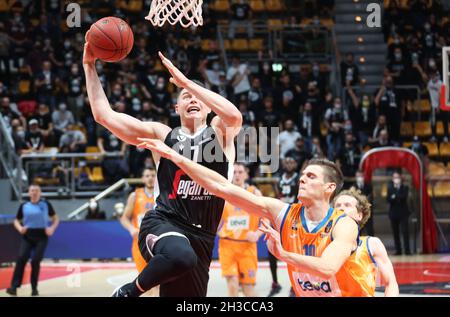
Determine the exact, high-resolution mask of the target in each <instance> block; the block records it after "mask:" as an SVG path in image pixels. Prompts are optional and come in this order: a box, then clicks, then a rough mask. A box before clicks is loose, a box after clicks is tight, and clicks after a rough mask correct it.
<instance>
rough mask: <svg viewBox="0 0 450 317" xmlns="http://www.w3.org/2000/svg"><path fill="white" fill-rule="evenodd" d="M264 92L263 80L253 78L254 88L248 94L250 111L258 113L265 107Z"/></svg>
mask: <svg viewBox="0 0 450 317" xmlns="http://www.w3.org/2000/svg"><path fill="white" fill-rule="evenodd" d="M263 99H264V91H263V89H262V88H261V79H260V78H259V77H257V76H255V77H253V78H252V86H251V88H250V90H249V92H248V101H249V109H250V110H253V111H256V110H257V109H261V108H262V107H263Z"/></svg>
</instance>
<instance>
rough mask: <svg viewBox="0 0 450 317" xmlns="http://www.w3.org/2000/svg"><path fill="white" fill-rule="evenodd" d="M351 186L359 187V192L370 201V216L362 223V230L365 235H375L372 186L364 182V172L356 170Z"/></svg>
mask: <svg viewBox="0 0 450 317" xmlns="http://www.w3.org/2000/svg"><path fill="white" fill-rule="evenodd" d="M352 186H354V187H355V188H357V189H359V190H360V191H361V193H363V194H364V195H365V196H366V197H367V200H368V201H369V202H370V204H371V207H372V212H371V213H370V217H369V219H368V220H367V222H366V224H365V225H364V227H363V229H362V232H364V233H365V235H368V236H371V237H373V236H375V231H374V229H373V210H375V209H374V207H373V188H372V185H371V184H370V183H369V182H367V183H366V182H364V174H363V172H361V171H357V172H356V176H355V182H354V183H353V184H352Z"/></svg>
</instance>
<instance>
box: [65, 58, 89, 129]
mask: <svg viewBox="0 0 450 317" xmlns="http://www.w3.org/2000/svg"><path fill="white" fill-rule="evenodd" d="M67 85H68V89H69V93H68V95H67V104H68V105H69V110H70V112H72V114H73V115H74V119H75V122H80V117H81V112H82V111H83V107H84V96H85V91H84V85H85V84H84V76H83V74H81V72H80V67H79V65H78V64H77V63H73V64H72V65H71V68H70V74H69V75H68V77H67Z"/></svg>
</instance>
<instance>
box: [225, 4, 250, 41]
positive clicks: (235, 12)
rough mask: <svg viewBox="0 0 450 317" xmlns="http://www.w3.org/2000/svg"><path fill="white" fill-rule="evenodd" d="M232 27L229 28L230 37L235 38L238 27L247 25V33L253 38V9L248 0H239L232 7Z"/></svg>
mask: <svg viewBox="0 0 450 317" xmlns="http://www.w3.org/2000/svg"><path fill="white" fill-rule="evenodd" d="M230 13H231V16H230V19H231V22H230V27H229V29H228V38H229V39H234V33H235V30H236V28H238V27H246V28H247V35H248V37H249V38H253V24H252V11H251V8H250V5H249V4H248V2H247V0H238V1H237V2H234V3H233V4H232V5H231V7H230Z"/></svg>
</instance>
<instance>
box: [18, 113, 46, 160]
mask: <svg viewBox="0 0 450 317" xmlns="http://www.w3.org/2000/svg"><path fill="white" fill-rule="evenodd" d="M25 143H26V145H27V148H26V149H25V151H24V152H22V153H32V152H42V151H44V137H43V135H42V133H41V131H40V129H39V122H38V121H37V120H36V119H31V120H30V121H29V122H28V131H27V132H26V134H25Z"/></svg>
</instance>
